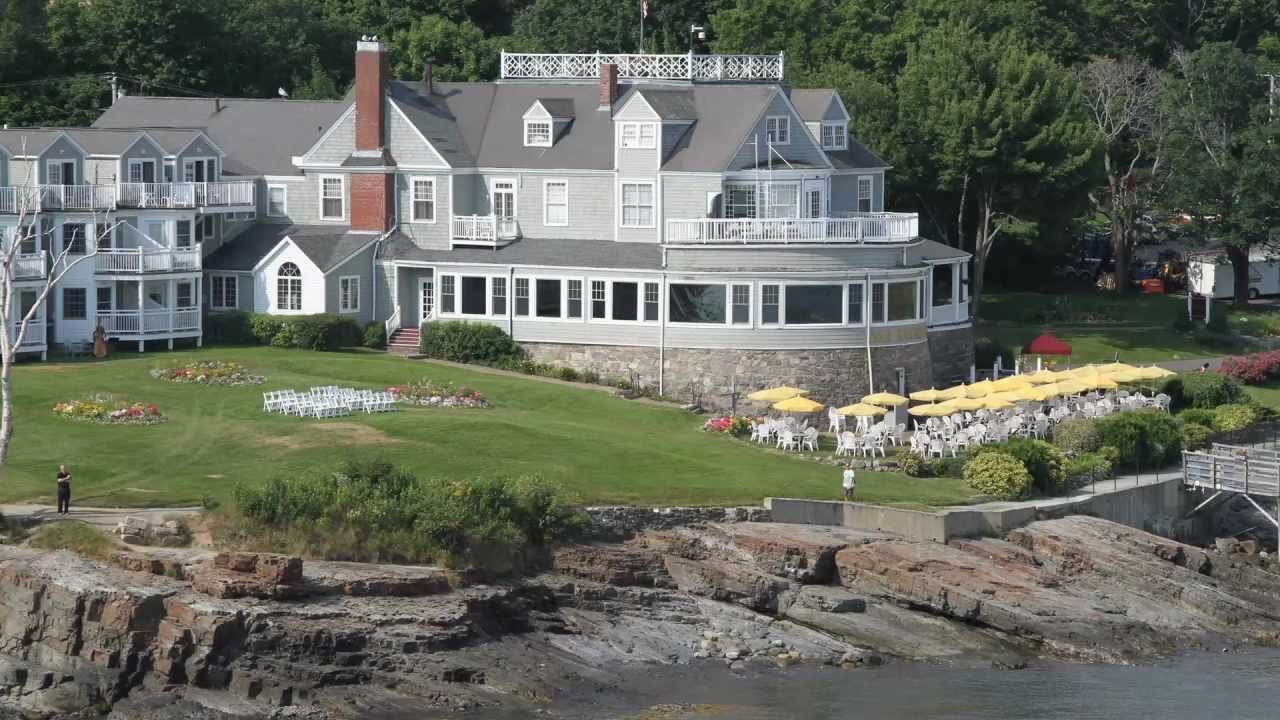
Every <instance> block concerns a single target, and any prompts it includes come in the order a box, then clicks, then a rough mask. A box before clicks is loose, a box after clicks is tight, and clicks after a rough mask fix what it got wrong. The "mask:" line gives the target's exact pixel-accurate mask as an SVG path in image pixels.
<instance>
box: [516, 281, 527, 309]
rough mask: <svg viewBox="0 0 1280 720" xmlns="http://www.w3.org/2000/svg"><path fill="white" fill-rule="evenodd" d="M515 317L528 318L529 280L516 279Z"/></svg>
mask: <svg viewBox="0 0 1280 720" xmlns="http://www.w3.org/2000/svg"><path fill="white" fill-rule="evenodd" d="M516 317H529V278H516Z"/></svg>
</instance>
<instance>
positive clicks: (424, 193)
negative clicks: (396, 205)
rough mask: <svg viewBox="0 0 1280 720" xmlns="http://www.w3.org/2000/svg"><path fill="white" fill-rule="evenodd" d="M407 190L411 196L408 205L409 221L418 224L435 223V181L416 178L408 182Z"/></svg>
mask: <svg viewBox="0 0 1280 720" xmlns="http://www.w3.org/2000/svg"><path fill="white" fill-rule="evenodd" d="M409 189H410V191H411V192H412V194H413V198H412V199H413V202H412V203H410V207H411V210H410V219H411V220H412V221H413V222H418V223H433V222H435V221H436V181H435V178H423V177H416V178H411V179H410V180H409Z"/></svg>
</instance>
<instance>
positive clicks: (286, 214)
mask: <svg viewBox="0 0 1280 720" xmlns="http://www.w3.org/2000/svg"><path fill="white" fill-rule="evenodd" d="M276 189H280V190H283V191H284V203H283V207H284V212H282V213H280V214H278V215H277V214H275V213H272V212H271V191H272V190H276ZM266 200H267V203H266V208H267V211H266V216H267V217H269V218H287V217H289V186H288V184H286V183H267V198H266Z"/></svg>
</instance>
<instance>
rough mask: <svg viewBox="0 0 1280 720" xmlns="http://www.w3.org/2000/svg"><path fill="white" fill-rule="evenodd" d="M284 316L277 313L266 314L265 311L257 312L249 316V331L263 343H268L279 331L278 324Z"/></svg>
mask: <svg viewBox="0 0 1280 720" xmlns="http://www.w3.org/2000/svg"><path fill="white" fill-rule="evenodd" d="M283 320H284V318H282V317H280V316H279V315H268V314H267V313H259V314H256V315H251V316H250V317H249V331H250V332H252V333H253V336H254V337H255V338H256V339H257V340H258V342H259V343H262V344H263V345H270V344H271V341H272V340H274V339H275V336H276V335H277V334H279V332H280V325H281V324H282V322H283Z"/></svg>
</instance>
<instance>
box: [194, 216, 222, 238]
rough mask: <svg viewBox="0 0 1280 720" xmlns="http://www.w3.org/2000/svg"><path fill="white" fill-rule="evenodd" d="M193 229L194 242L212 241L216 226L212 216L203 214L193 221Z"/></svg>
mask: <svg viewBox="0 0 1280 720" xmlns="http://www.w3.org/2000/svg"><path fill="white" fill-rule="evenodd" d="M195 230H196V242H198V243H202V242H209V241H212V240H213V236H214V235H215V234H216V232H217V227H216V225H215V223H214V216H213V215H205V216H204V217H203V218H199V219H197V220H196V223H195Z"/></svg>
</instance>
